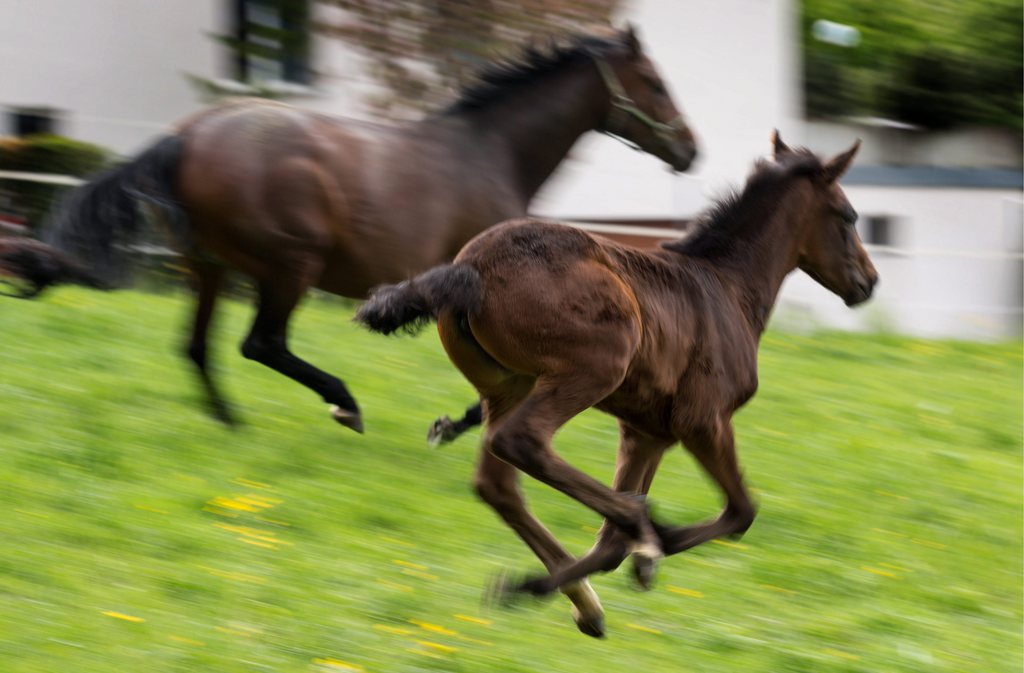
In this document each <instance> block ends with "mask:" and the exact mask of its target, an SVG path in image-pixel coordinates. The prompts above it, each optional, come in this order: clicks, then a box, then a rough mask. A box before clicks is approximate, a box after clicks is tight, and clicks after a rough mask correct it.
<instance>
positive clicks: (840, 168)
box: [821, 138, 860, 182]
mask: <svg viewBox="0 0 1024 673" xmlns="http://www.w3.org/2000/svg"><path fill="white" fill-rule="evenodd" d="M859 149H860V138H857V140H856V142H854V143H853V147H851V148H850V149H848V150H846V151H845V152H843V153H842V154H837V155H836V156H834V157H833V158H832V159H830V160H829V162H828V163H827V164H825V165H824V166H823V167H822V169H821V175H822V177H824V178H825V182H835V181H836V180H838V179H839V178H840V177H841V176H842V175H843V173H845V172H846V170H847V169H848V168H849V167H850V164H851V163H853V157H854V155H856V154H857V150H859Z"/></svg>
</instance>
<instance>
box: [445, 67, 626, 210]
mask: <svg viewBox="0 0 1024 673" xmlns="http://www.w3.org/2000/svg"><path fill="white" fill-rule="evenodd" d="M609 106H610V103H609V100H608V93H607V91H606V90H605V85H604V83H603V82H602V81H601V78H600V77H599V76H598V73H597V69H596V68H595V67H594V66H593V64H592V63H590V62H582V63H578V64H574V65H573V66H571V67H568V68H566V69H564V70H561V71H558V72H552V73H550V74H548V75H546V76H544V77H543V78H541V79H538V80H537V81H536V82H532V83H530V84H528V85H524V86H523V87H522V89H521V91H512V92H509V93H508V95H507V96H505V97H502V98H500V99H498V100H495V101H493V102H491V103H489V104H487V105H484V106H482V107H480V108H478V109H475V110H472V111H469V112H466V113H465V114H466V117H467V120H468V121H469V122H470V125H471V127H472V128H473V129H474V132H476V133H478V134H479V135H480V136H481V139H482V141H483V142H481V143H480V145H481V146H482V147H484V148H487V149H488V150H489V151H498V152H501V153H502V154H503V155H504V158H505V159H506V161H507V162H508V165H509V167H510V169H511V171H512V174H513V175H512V179H513V180H514V182H515V184H516V187H517V190H518V192H519V194H520V196H521V197H522V199H523V204H524V206H525V205H526V204H527V203H529V202H530V200H531V199H532V198H533V196H534V195H535V194H536V193H537V190H538V189H540V186H541V185H542V184H544V181H545V180H547V179H548V178H549V177H550V176H551V174H552V173H553V172H554V171H555V168H557V167H558V164H560V163H561V162H562V160H563V159H564V158H565V156H566V155H567V154H568V153H569V150H570V149H571V148H572V146H573V145H574V144H575V143H576V141H577V140H578V139H579V137H580V136H581V135H583V134H584V133H586V132H587V131H591V130H594V129H596V128H597V127H598V126H599V125H600V124H601V121H602V120H603V119H604V118H605V116H606V115H607V113H608V109H609ZM493 159H494V160H498V161H500V159H501V157H493Z"/></svg>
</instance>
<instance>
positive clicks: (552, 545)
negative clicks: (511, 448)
mask: <svg viewBox="0 0 1024 673" xmlns="http://www.w3.org/2000/svg"><path fill="white" fill-rule="evenodd" d="M486 446H487V442H486V440H485V442H484V447H485V448H484V451H483V453H482V455H481V457H480V465H479V466H478V467H477V473H476V479H475V483H474V486H475V488H476V492H477V494H478V495H479V496H480V498H481V499H482V500H483V501H484V502H486V503H487V504H488V505H490V506H491V507H492V508H493V509H494V511H495V512H497V513H498V515H499V516H500V517H501V518H502V520H503V521H504V522H505V523H506V525H508V527H509V528H511V529H512V530H513V531H515V532H516V534H517V535H519V537H520V538H521V539H522V540H523V542H525V543H526V546H528V547H529V548H530V549H531V550H532V551H533V553H534V554H536V555H537V558H539V559H540V561H541V563H543V564H544V567H545V568H547V570H548V572H549V573H550V572H555V571H556V570H558V569H559V568H560V567H563V566H566V565H569V564H571V563H572V561H573V558H572V556H571V555H570V554H569V552H567V551H566V550H565V549H564V548H563V547H562V545H561V544H559V542H558V540H556V539H555V537H554V536H553V535H552V534H551V532H550V531H549V530H548V529H547V528H545V527H544V524H542V523H541V522H540V521H538V520H537V519H536V517H534V516H533V514H531V513H530V511H529V510H528V509H527V508H526V501H525V500H524V498H523V494H522V491H520V489H519V478H518V472H517V471H516V469H515V468H514V467H512V466H511V465H509V464H508V463H506V462H503V461H501V460H499V459H498V458H496V457H495V456H494V454H492V453H491V452H490V451H488V450H487V448H486ZM500 588H501V587H499V589H500ZM562 593H564V594H565V595H566V596H567V597H568V598H569V600H570V601H572V604H573V619H574V620H575V622H576V626H577V628H579V630H580V631H582V632H583V633H585V634H587V635H588V636H594V637H596V638H600V637H603V636H604V610H603V609H602V608H601V601H600V600H599V599H598V597H597V593H596V592H595V591H594V589H593V588H592V587H591V586H590V582H589V581H587V579H586V578H583V579H582V580H580V581H579V582H575V583H573V584H567V585H566V586H563V587H562Z"/></svg>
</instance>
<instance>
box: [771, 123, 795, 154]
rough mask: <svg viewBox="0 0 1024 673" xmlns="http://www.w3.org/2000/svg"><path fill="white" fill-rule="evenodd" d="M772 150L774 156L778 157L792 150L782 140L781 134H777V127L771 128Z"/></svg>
mask: <svg viewBox="0 0 1024 673" xmlns="http://www.w3.org/2000/svg"><path fill="white" fill-rule="evenodd" d="M772 150H773V151H774V153H775V158H776V159H778V158H779V157H781V156H782V155H783V154H789V153H790V152H792V151H793V150H791V149H789V145H787V144H786V143H784V142H782V136H781V135H780V134H779V129H772Z"/></svg>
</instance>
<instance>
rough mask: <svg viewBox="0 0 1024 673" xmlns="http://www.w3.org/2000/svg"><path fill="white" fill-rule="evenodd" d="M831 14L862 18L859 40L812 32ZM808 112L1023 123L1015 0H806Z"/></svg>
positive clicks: (933, 124) (932, 124)
mask: <svg viewBox="0 0 1024 673" xmlns="http://www.w3.org/2000/svg"><path fill="white" fill-rule="evenodd" d="M820 19H825V20H829V21H834V22H837V23H842V24H848V25H850V26H853V27H855V28H857V30H858V31H860V34H861V41H860V43H859V44H858V45H857V46H855V47H840V46H837V45H834V44H828V43H825V42H821V41H819V40H817V39H815V38H814V36H813V35H812V30H811V28H812V26H813V25H814V22H815V21H818V20H820ZM801 27H802V46H803V54H804V66H805V69H804V90H805V100H806V105H807V114H808V116H810V117H836V116H847V115H873V116H886V117H891V118H895V119H898V120H900V121H904V122H909V123H913V124H918V125H920V126H923V127H925V128H945V127H949V126H954V125H958V124H982V125H992V126H1004V127H1011V128H1017V129H1020V128H1021V126H1022V118H1021V114H1022V108H1021V103H1022V99H1024V67H1022V63H1024V41H1022V35H1024V20H1022V13H1021V5H1020V2H1019V1H1018V0H986V1H985V2H961V1H958V0H890V1H889V2H885V3H879V2H874V1H873V0H804V2H803V3H801Z"/></svg>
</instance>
